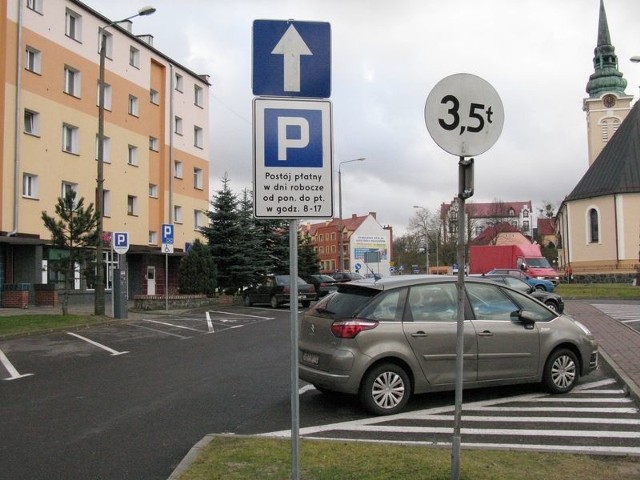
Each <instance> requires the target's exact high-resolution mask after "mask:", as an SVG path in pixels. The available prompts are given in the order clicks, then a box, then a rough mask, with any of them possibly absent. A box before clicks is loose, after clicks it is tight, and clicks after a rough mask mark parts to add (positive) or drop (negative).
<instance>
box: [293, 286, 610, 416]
mask: <svg viewBox="0 0 640 480" xmlns="http://www.w3.org/2000/svg"><path fill="white" fill-rule="evenodd" d="M456 280H457V279H456V277H444V276H429V275H421V276H415V275H411V276H395V277H385V278H383V279H380V280H374V279H369V280H360V281H356V282H349V283H344V284H340V286H339V288H338V291H337V292H336V293H333V294H331V295H328V296H327V297H325V298H324V299H322V300H321V301H319V302H318V303H317V304H316V305H314V306H313V307H312V308H311V309H310V310H308V311H307V312H306V313H305V314H304V316H303V318H302V320H301V326H300V338H299V349H300V352H299V375H300V379H302V380H304V381H306V382H309V383H311V384H313V385H314V386H315V387H316V388H317V389H318V390H320V391H321V392H325V393H328V392H343V393H349V394H357V395H359V397H360V401H361V403H362V404H363V406H364V407H365V408H366V409H367V410H369V411H370V412H372V413H374V414H377V415H389V414H393V413H397V412H399V411H400V410H402V409H403V408H404V406H405V405H406V403H407V401H408V400H409V397H410V396H411V395H412V394H417V393H424V392H430V391H442V390H453V389H454V388H455V380H456V378H455V377H456V373H455V372H456V368H455V364H456V330H457V317H458V308H457V307H458V294H457V283H456ZM464 318H465V321H464V357H463V358H464V375H463V380H464V386H465V388H477V387H488V386H494V385H508V384H516V383H538V382H542V384H543V385H544V386H545V387H546V388H547V389H548V390H549V391H550V392H552V393H566V392H568V391H570V390H571V389H572V388H573V387H574V386H575V384H576V382H577V381H578V379H579V378H580V376H582V375H586V374H588V373H589V372H591V371H592V370H594V369H595V368H597V366H598V346H597V343H596V341H595V339H594V338H593V335H592V334H591V332H589V330H588V329H587V328H586V327H585V326H584V325H582V324H581V323H579V322H577V321H576V320H574V319H573V318H571V317H570V316H568V315H560V314H558V313H557V312H554V311H553V310H550V309H549V308H547V307H546V306H545V305H544V304H542V303H540V302H539V301H537V300H535V299H533V298H531V297H529V296H528V295H524V294H522V293H521V292H518V291H516V290H514V289H511V288H509V287H507V286H506V285H500V284H496V283H494V282H490V281H487V280H482V279H480V278H474V279H471V278H469V279H466V280H465V312H464Z"/></svg>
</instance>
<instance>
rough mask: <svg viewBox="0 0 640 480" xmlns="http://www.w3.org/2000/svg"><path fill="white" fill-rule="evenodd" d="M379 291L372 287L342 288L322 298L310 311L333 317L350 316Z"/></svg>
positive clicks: (312, 313)
mask: <svg viewBox="0 0 640 480" xmlns="http://www.w3.org/2000/svg"><path fill="white" fill-rule="evenodd" d="M378 293H380V292H379V291H378V290H375V289H371V288H348V289H342V290H340V291H339V292H337V293H334V294H332V295H329V296H327V297H325V298H324V299H323V300H320V301H319V302H318V303H317V304H316V305H315V306H314V307H312V309H311V310H310V311H309V312H310V314H311V315H320V316H328V317H331V318H350V317H353V316H354V315H355V314H356V313H357V312H359V311H360V310H361V309H362V307H364V306H365V305H366V304H367V303H368V302H369V300H371V298H373V297H374V296H376V295H377V294H378Z"/></svg>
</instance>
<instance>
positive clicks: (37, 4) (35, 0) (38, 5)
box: [27, 0, 42, 13]
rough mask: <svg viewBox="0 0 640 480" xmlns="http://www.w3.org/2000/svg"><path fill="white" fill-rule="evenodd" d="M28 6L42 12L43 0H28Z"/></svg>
mask: <svg viewBox="0 0 640 480" xmlns="http://www.w3.org/2000/svg"><path fill="white" fill-rule="evenodd" d="M27 8H28V9H29V10H33V11H34V12H38V13H42V0H27Z"/></svg>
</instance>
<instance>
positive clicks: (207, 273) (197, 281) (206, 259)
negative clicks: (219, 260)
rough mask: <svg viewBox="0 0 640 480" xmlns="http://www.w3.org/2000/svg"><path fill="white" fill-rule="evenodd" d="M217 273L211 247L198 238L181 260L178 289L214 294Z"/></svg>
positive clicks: (208, 294) (193, 292) (186, 291)
mask: <svg viewBox="0 0 640 480" xmlns="http://www.w3.org/2000/svg"><path fill="white" fill-rule="evenodd" d="M216 273H217V272H216V265H215V262H214V261H213V257H212V256H211V251H210V250H209V247H207V246H206V245H205V244H204V243H202V242H201V241H200V239H199V238H196V240H195V241H194V242H193V246H192V247H191V250H190V251H189V253H188V255H187V256H186V257H183V258H182V260H181V261H180V275H179V284H178V291H179V292H180V293H183V294H189V293H191V294H199V293H204V294H205V295H207V296H212V295H213V294H214V293H215V291H216Z"/></svg>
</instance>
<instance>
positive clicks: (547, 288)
mask: <svg viewBox="0 0 640 480" xmlns="http://www.w3.org/2000/svg"><path fill="white" fill-rule="evenodd" d="M485 275H511V276H512V277H516V278H519V279H520V280H524V281H525V282H527V283H528V284H529V285H531V286H532V287H533V288H535V289H536V290H542V291H543V292H553V290H554V288H555V285H554V284H553V282H552V281H550V280H547V279H546V278H534V277H531V276H529V275H527V274H526V273H525V272H523V271H522V270H518V269H511V268H494V269H493V270H489V271H488V272H487V273H486V274H485Z"/></svg>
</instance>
